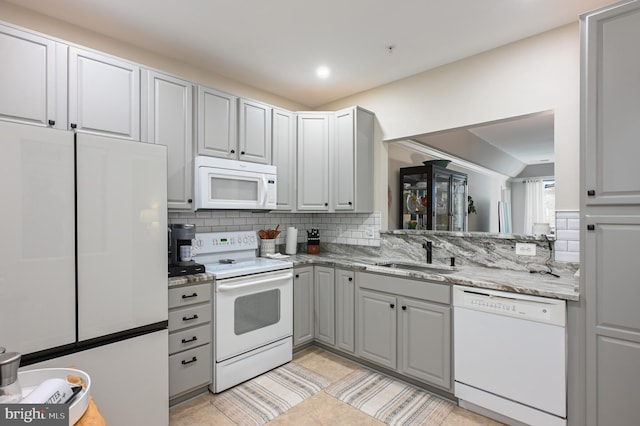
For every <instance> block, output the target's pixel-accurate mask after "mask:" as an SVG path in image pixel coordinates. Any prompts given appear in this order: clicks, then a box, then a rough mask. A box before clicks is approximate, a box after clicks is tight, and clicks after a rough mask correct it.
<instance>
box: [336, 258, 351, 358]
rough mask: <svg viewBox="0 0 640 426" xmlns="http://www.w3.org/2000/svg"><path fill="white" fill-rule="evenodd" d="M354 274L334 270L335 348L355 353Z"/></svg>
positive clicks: (342, 270)
mask: <svg viewBox="0 0 640 426" xmlns="http://www.w3.org/2000/svg"><path fill="white" fill-rule="evenodd" d="M355 275H356V274H355V272H353V271H347V270H344V269H336V274H335V280H336V289H335V292H336V308H335V310H336V347H338V348H339V349H342V350H343V351H346V352H350V353H354V352H355V340H356V339H355V305H356V301H355V285H356V280H355Z"/></svg>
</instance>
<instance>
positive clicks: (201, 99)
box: [198, 86, 238, 159]
mask: <svg viewBox="0 0 640 426" xmlns="http://www.w3.org/2000/svg"><path fill="white" fill-rule="evenodd" d="M236 111H237V98H236V97H235V96H233V95H230V94H228V93H224V92H219V91H217V90H214V89H210V88H208V87H204V86H199V87H198V155H210V156H212V157H222V158H230V159H237V158H238V153H237V152H236V150H237V137H236V123H237V117H236Z"/></svg>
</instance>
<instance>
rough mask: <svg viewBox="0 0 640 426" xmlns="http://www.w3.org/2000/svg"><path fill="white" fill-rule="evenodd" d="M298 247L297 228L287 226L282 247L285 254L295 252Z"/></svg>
mask: <svg viewBox="0 0 640 426" xmlns="http://www.w3.org/2000/svg"><path fill="white" fill-rule="evenodd" d="M297 248H298V230H297V229H296V228H294V227H292V226H290V227H288V228H287V242H286V246H285V249H284V252H285V253H286V254H296V249H297Z"/></svg>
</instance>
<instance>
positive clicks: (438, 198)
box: [398, 164, 467, 232]
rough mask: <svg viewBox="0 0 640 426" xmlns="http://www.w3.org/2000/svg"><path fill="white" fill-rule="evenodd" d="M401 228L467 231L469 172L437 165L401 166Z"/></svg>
mask: <svg viewBox="0 0 640 426" xmlns="http://www.w3.org/2000/svg"><path fill="white" fill-rule="evenodd" d="M398 193H399V194H402V197H401V199H400V200H399V201H400V208H399V212H400V214H399V216H398V217H399V222H400V223H399V224H398V227H399V228H400V229H427V230H433V231H458V232H466V231H467V175H466V174H464V173H460V172H454V171H451V170H447V169H445V168H442V167H438V166H435V165H431V164H430V165H425V166H415V167H403V168H401V169H400V191H399V192H398Z"/></svg>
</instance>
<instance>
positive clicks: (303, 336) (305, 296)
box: [293, 266, 314, 347]
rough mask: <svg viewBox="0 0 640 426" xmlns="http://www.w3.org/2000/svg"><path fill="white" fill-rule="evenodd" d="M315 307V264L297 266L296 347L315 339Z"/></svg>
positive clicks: (294, 312)
mask: <svg viewBox="0 0 640 426" xmlns="http://www.w3.org/2000/svg"><path fill="white" fill-rule="evenodd" d="M313 309H314V305H313V266H305V267H303V268H297V269H295V271H294V280H293V346H294V347H295V346H298V345H301V344H303V343H307V342H311V341H313V338H314V321H313Z"/></svg>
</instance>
